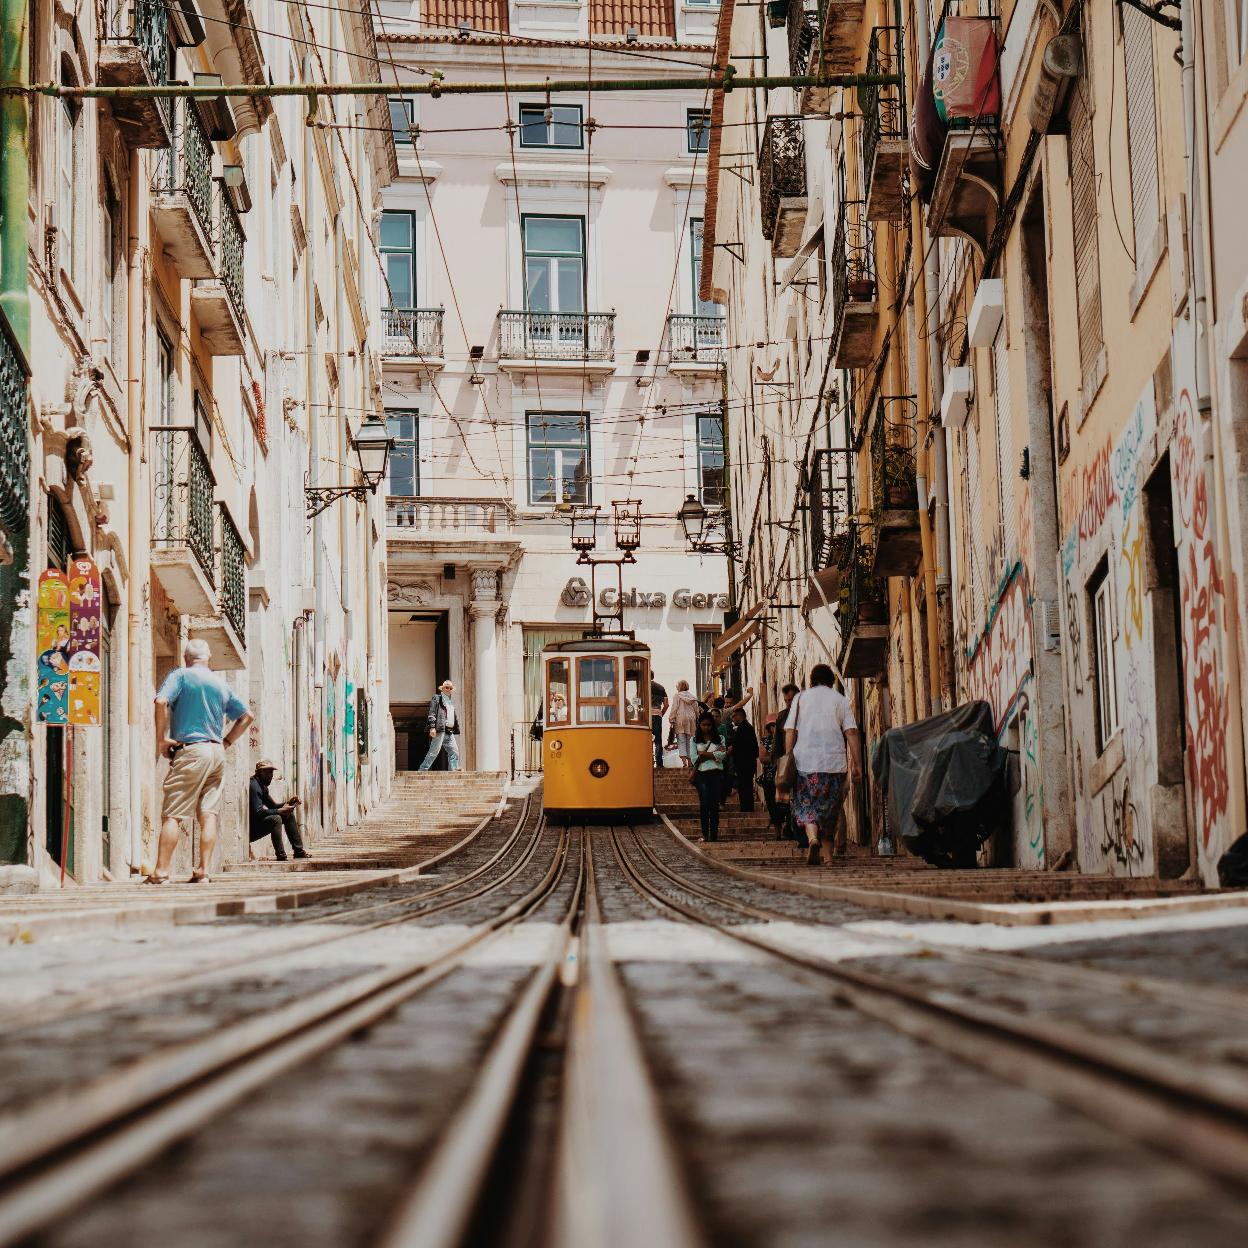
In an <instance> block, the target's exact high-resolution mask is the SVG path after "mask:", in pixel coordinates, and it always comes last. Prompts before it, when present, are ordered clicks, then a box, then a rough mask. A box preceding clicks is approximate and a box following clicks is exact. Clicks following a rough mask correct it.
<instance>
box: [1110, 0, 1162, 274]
mask: <svg viewBox="0 0 1248 1248" xmlns="http://www.w3.org/2000/svg"><path fill="white" fill-rule="evenodd" d="M1119 16H1120V17H1121V19H1122V44H1123V54H1124V59H1125V60H1126V75H1127V159H1128V162H1129V165H1130V170H1131V217H1132V222H1133V224H1134V226H1135V263H1136V267H1137V268H1138V267H1140V266H1141V265H1142V264H1144V262H1145V256H1144V254H1143V252H1144V249H1145V248H1146V247H1148V246H1149V244H1150V243H1151V242H1152V241H1153V236H1154V235H1155V234H1156V232H1157V227H1158V225H1159V224H1160V221H1161V209H1160V205H1159V203H1158V199H1157V182H1158V178H1157V112H1156V93H1155V89H1154V82H1153V20H1152V18H1151V17H1149V16H1148V14H1147V13H1141V12H1140V10H1139V9H1133V8H1131V6H1130V5H1126V4H1123V5H1120V6H1119ZM1154 254H1155V253H1154Z"/></svg>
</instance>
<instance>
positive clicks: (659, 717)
mask: <svg viewBox="0 0 1248 1248" xmlns="http://www.w3.org/2000/svg"><path fill="white" fill-rule="evenodd" d="M666 714H667V690H666V689H664V688H663V686H662V685H661V684H659V682H658V681H657V680H655V679H654V677H653V676H652V677H651V678H650V731H651V732H652V733H653V734H654V765H655V766H656V767H662V766H663V716H664V715H666Z"/></svg>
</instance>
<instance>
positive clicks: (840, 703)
mask: <svg viewBox="0 0 1248 1248" xmlns="http://www.w3.org/2000/svg"><path fill="white" fill-rule="evenodd" d="M784 726H785V728H786V729H790V728H792V729H796V730H797V744H796V745H795V746H794V747H793V761H794V763H796V764H797V770H798V771H799V772H800V773H801V774H802V775H804V776H808V775H810V774H811V772H815V771H819V772H827V771H833V772H837V771H847V770H848V769H849V766H848V760H847V758H846V755H845V734H846V732H848V731H849V730H850V729H851V728H857V727H858V724H857V721H856V720H855V719H854V712H853V710H852V709H851V708H850V705H849V699H848V698H847V697H846V696H845V695H844V694H843V693H838V692H837V691H836V690H835V689H833V688H831V687H829V686H828V685H812V686H811V687H810V688H809V689H803V690H802V691H801V693H799V694H798V695H797V697H795V698H794V699H793V709H792V710H791V711H789V717H788V719H786V720H785V721H784Z"/></svg>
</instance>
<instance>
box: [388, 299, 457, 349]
mask: <svg viewBox="0 0 1248 1248" xmlns="http://www.w3.org/2000/svg"><path fill="white" fill-rule="evenodd" d="M381 316H382V325H383V330H384V334H385V354H386V355H413V356H420V357H432V358H434V359H440V358H441V356H442V354H443V350H444V348H443V346H442V309H441V308H382V310H381Z"/></svg>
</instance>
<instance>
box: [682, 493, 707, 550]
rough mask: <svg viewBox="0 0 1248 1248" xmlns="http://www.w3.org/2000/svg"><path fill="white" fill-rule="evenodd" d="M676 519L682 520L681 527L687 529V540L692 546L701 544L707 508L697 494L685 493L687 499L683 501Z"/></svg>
mask: <svg viewBox="0 0 1248 1248" xmlns="http://www.w3.org/2000/svg"><path fill="white" fill-rule="evenodd" d="M676 519H677V520H679V521H680V527H681V528H682V529H684V531H685V541H686V542H688V543H689V545H690V546H692V547H697V546H699V545H700V544H701V542H702V534H703V533H704V532H705V530H706V508H705V507H704V506H703V505H702V503H701V501H700V500H699V499H698V497H697V495H696V494H686V495H685V501H684V502H683V503H681V505H680V510H679V511H678V512H677V513H676Z"/></svg>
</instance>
